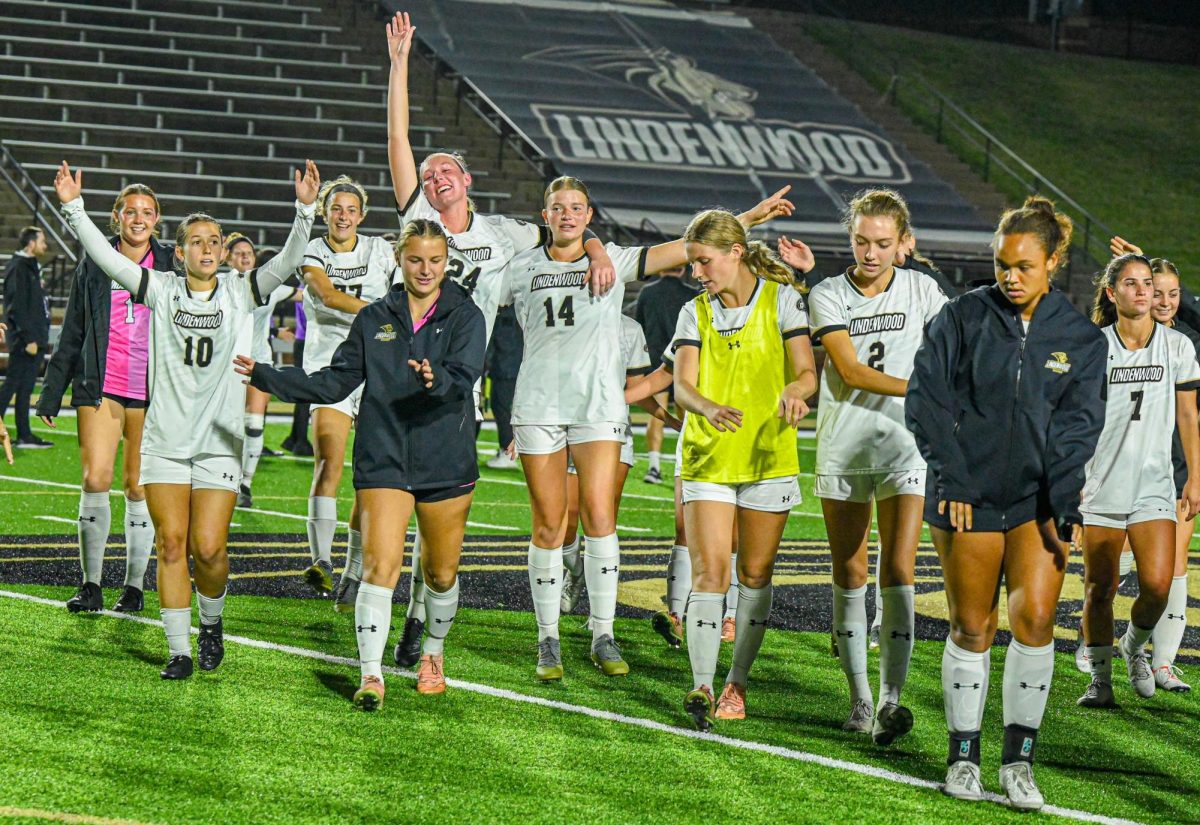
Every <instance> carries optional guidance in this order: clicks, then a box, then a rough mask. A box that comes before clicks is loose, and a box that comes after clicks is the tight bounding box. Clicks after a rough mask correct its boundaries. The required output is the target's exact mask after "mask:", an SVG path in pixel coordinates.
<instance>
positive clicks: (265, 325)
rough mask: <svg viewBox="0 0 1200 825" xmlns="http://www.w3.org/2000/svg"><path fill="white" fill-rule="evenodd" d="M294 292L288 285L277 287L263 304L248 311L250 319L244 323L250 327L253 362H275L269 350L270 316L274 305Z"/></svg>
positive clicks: (293, 288) (272, 353)
mask: <svg viewBox="0 0 1200 825" xmlns="http://www.w3.org/2000/svg"><path fill="white" fill-rule="evenodd" d="M295 291H296V288H295V287H294V286H292V285H290V284H283V285H281V286H277V287H275V289H273V290H271V294H270V295H268V296H266V298H267V302H266V303H265V304H263V305H262V306H260V307H255V308H254V309H252V310H251V311H250V319H249V320H248V321H247V322H246V323H247V324H249V326H250V357H251V358H253V359H254V360H255V361H261V362H262V363H264V364H267V365H270V364H271V363H272V362H273V361H274V360H275V354H274V352H273V351H272V349H271V316H272V315H273V314H274V312H275V306H276V304H278V303H279V302H280V301H283V300H285V299H287V298H290V297H291V296H292V293H293V292H295Z"/></svg>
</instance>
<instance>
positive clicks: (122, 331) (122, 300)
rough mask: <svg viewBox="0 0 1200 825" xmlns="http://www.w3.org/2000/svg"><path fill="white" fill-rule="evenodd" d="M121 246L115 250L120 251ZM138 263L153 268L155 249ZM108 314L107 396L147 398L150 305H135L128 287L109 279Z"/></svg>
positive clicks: (105, 366) (105, 379) (105, 378)
mask: <svg viewBox="0 0 1200 825" xmlns="http://www.w3.org/2000/svg"><path fill="white" fill-rule="evenodd" d="M120 248H121V247H120V246H119V245H118V246H117V249H118V250H120ZM140 266H143V267H145V268H146V269H149V270H153V269H154V252H152V251H147V252H146V257H144V258H142V262H141V264H140ZM111 284H112V290H111V291H110V296H111V297H110V301H111V304H110V307H109V316H108V355H107V358H106V361H105V365H104V390H103V392H106V393H109V394H110V395H121V396H124V397H125V398H134V399H137V400H139V401H145V400H146V369H147V366H148V364H149V360H150V308H149V307H147V306H146V305H145V304H135V303H134V302H133V296H132V295H130V294H129V291H128V290H125V289H122V288H121V287H120V286H119V285H118V284H117V282H116V281H112V282H111Z"/></svg>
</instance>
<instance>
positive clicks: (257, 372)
mask: <svg viewBox="0 0 1200 825" xmlns="http://www.w3.org/2000/svg"><path fill="white" fill-rule="evenodd" d="M486 349H487V340H486V329H485V325H484V321H483V313H482V312H480V311H479V307H477V306H475V304H474V302H472V301H471V297H470V295H469V294H468V293H467V291H466V290H465V289H463V288H462V287H461V286H459V285H458V284H456V283H454V282H453V281H451V280H450V279H449V278H447V279H446V280H445V281H443V282H442V294H441V296H440V297H439V298H438V301H437V306H436V308H435V309H434V313H433V316H432V317H431V318H430V319H429V320H428V321H427V322H426V323H425V325H424V326H422V327H421V329H420V331H418V332H417V333H415V334H414V333H413V322H412V315H411V314H410V313H409V311H408V294H407V293H406V292H405V291H404V287H403V285H400V284H397V285H395V286H393V287H392V289H391V291H390V292H388V294H387V295H386V296H384V297H383V298H380V299H379V300H378V301H375V302H374V303H372V304H370V305H368V306H365V307H363V308H362V309H361V310H360V311H359V313H358V315H356V316H355V318H354V322H353V323H352V324H351V325H350V332H349V334H348V335H347V336H346V340H345V341H343V342H342V343H341V345H340V346H338V348H337V349H336V350H335V351H334V353H333V360H332V361H331V362H330V364H329V366H328V367H325V368H324V369H321V370H318V371H317V372H314V373H313V374H312V375H306V374H305V372H304V370H302V369H300V368H299V367H287V368H286V369H282V370H279V369H273V368H271V367H269V366H266V365H264V364H255V366H254V374H253V375H252V376H251V380H250V383H251V384H252V385H253V386H255V387H258V388H259V389H260V390H263V391H265V392H269V393H271V394H272V395H276V396H278V397H279V398H282V399H283V400H285V401H293V402H304V403H310V404H332V403H335V402H337V401H341V400H342V399H343V398H345V397H346V396H348V395H350V393H351V392H353V391H354V388H355V387H357V386H358V385H359V384H361V383H362V382H363V381H366V386H365V387H364V388H363V397H362V404H361V406H360V408H359V413H358V422H357V425H356V427H357V433H356V434H355V437H354V488H355V489H356V490H362V489H372V488H388V489H394V490H406V491H409V492H415V491H419V490H439V489H445V488H447V487H460V486H463V485H466V484H470V483H472V482H474V481H475V480H476V479H478V478H479V464H478V462H477V461H476V458H475V396H474V392H473V389H474V387H475V382H476V381H478V380H479V376H480V375H482V373H483V356H484V352H485V350H486ZM410 358H411V359H413V360H415V361H418V362H419V361H421V360H423V359H426V358H428V359H429V365H430V367H431V368H432V369H433V386H432V387H430V388H428V389H426V387H425V384H424V383H423V382H422V381H420V380H418V378H417V374H416V372H415V371H414V370H413V368H412V367H410V366H409V365H408V359H410Z"/></svg>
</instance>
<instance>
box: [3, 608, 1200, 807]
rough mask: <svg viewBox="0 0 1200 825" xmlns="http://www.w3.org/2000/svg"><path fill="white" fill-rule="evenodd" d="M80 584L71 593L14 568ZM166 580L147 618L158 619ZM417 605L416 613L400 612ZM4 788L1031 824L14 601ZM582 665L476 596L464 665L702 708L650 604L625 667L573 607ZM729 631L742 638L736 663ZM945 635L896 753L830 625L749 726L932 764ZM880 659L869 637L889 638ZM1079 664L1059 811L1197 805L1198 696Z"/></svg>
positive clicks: (515, 686) (217, 802) (764, 698)
mask: <svg viewBox="0 0 1200 825" xmlns="http://www.w3.org/2000/svg"><path fill="white" fill-rule="evenodd" d="M10 589H13V590H21V591H25V592H29V593H34V594H38V595H42V596H49V597H52V598H57V599H63V598H65V597H66V596H67V595H69V592H70V591H69V590H68V589H67V588H48V587H33V586H17V587H13V588H10ZM154 596H155V594H153V593H147V611H146V615H148V616H154V615H155V614H156V613H157V610H156V603H155V598H154ZM397 609H399V608H397ZM0 626H3V627H4V628H5V632H4V633H3V634H0V661H2V662H4V666H3V667H2V668H0V717H2V718H4V719H5V720H6V727H7V728H8V731H9V735H7V736H5V737H3V739H2V740H0V768H2V770H3V774H4V781H3V782H0V806H9V807H12V808H26V809H37V810H42V811H67V812H72V813H79V814H87V815H91V816H99V817H106V818H111V819H127V820H133V821H136V822H222V823H224V822H256V823H257V822H363V821H395V822H410V821H439V822H467V821H471V822H478V821H506V822H518V821H519V822H525V821H535V822H543V821H558V822H563V821H567V822H569V821H587V822H665V821H666V822H698V821H702V820H707V821H714V820H715V821H744V822H765V821H789V822H896V823H902V822H903V823H909V822H931V821H947V820H950V819H954V820H955V821H958V822H962V823H974V822H980V823H982V822H1007V821H1017V815H1015V814H1012V813H1010V812H1008V811H1007V810H1005V809H1004V808H1003V807H1000V806H998V805H994V804H986V803H985V804H974V805H972V804H966V803H959V802H954V801H952V800H948V799H945V798H944V797H942V796H941V795H940V794H938V793H937V792H936V791H934V790H931V789H925V788H913V787H909V786H905V785H902V784H897V783H892V782H885V781H883V780H881V779H876V778H870V777H864V776H861V775H858V774H854V773H850V772H847V771H844V770H838V769H835V768H832V767H825V766H820V765H813V764H806V763H803V762H798V761H795V760H793V759H787V758H785V757H783V756H778V755H772V754H765V753H750V752H746V751H743V750H739V749H735V748H732V747H729V746H727V745H723V744H720V743H714V742H703V741H695V740H692V739H685V738H682V737H679V736H674V735H671V734H669V733H665V732H660V731H655V730H645V729H640V728H635V727H631V726H629V725H624V724H620V723H617V722H614V721H611V720H605V719H593V718H589V717H586V716H582V715H580V714H577V713H568V712H564V711H562V710H556V709H552V708H545V707H538V706H533V705H529V704H522V703H518V702H515V701H513V700H512V699H507V698H499V697H493V696H483V695H479V694H477V693H473V692H470V691H468V690H466V689H463V688H456V687H454V686H451V687H450V689H449V691H448V692H447V694H446V695H444V696H440V697H424V696H419V695H417V694H416V692H415V690H414V689H413V685H412V682H411V681H410V680H409V679H406V678H404V677H401V676H395V675H389V676H388V677H387V679H388V697H387V701H386V703H385V706H384V709H383V710H382V711H381V712H380V713H378V714H374V715H366V714H362V713H359V712H356V711H354V710H353V709H352V706H351V704H350V701H349V696H350V694H351V693H352V691H353V689H354V687H355V685H356V683H357V670H356V668H354V667H353V666H352V665H348V664H330V663H327V662H322V661H314V660H312V659H306V658H302V657H300V656H296V655H294V654H289V653H282V652H275V651H270V650H260V649H254V648H249V647H245V646H242V645H239V644H234V643H230V644H229V645H228V646H227V654H226V660H225V664H223V665H222V667H221V668H220V669H219V670H218V671H216V672H213V673H200V672H199V671H198V672H197V674H196V676H195V677H193V678H192V679H191V680H190V681H188V682H184V683H164V682H162V681H161V680H160V679H159V678H158V675H157V670H158V667H159V666H160V665H161V663H162V661H163V658H164V654H165V643H164V640H163V637H162V631H161V629H160V628H158V627H155V626H152V625H146V624H138V623H135V622H132V621H128V620H121V619H116V618H113V617H109V616H99V615H87V616H73V615H70V614H68V613H67V611H66V610H64V609H63V608H62V607H61V606H58V605H55V606H45V605H41V604H35V603H24V602H18V601H15V600H12V599H9V598H0ZM564 628H565V630H564V637H563V648H564V661H565V664H566V667H567V676H566V679H565V680H564V681H563V682H562V683H561V684H551V685H538V684H536V683H535V682H534V681H533V678H532V671H533V664H534V659H535V651H534V632H535V631H534V626H533V623H532V618H531V617H530V616H529V615H526V614H521V613H511V612H503V611H477V610H464V611H463V612H462V613H461V614H460V619H459V621H458V622H457V623H456V625H455V628H454V631H453V633H452V635H451V637H450V640H449V642H448V644H447V660H446V661H447V675H448V676H449V677H450V678H451V679H455V678H457V679H462V680H465V681H469V682H472V683H482V684H485V685H491V686H494V687H498V688H504V689H508V690H511V691H514V692H516V693H519V694H525V695H530V696H538V697H543V698H547V699H553V700H557V701H561V702H566V703H570V704H572V705H580V706H585V707H588V708H594V709H598V710H602V711H610V712H613V713H618V714H623V715H626V716H630V717H636V718H639V719H649V720H652V721H655V722H659V723H665V724H667V725H671V726H679V725H682V724H683V721H684V720H683V715H682V713H681V711H680V703H681V700H682V697H683V694H684V692H685V691H686V689H687V688H688V687H689V686H690V677H689V671H688V664H687V657H686V652H681V651H669V650H667V649H665V647H664V646H663V644H662V642H661V640H659V638H658V637H657V636H656V635H654V634H653V632H652V631H651V630H650V629H649V627H648V623H647V622H645V621H635V620H619V621H618V624H617V633H618V635H619V636H620V637H621V638H622V640H623V642H624V645H625V651H626V656H627V659H628V660H629V662H630V664H631V666H632V669H633V670H632V673H631V675H630V676H629V677H626V678H623V679H615V680H609V679H606V678H605V677H603V676H602V675H600V674H599V673H598V672H597V671H596V670H595V669H594V668H593V667H592V666H591V665H590V663H588V661H587V659H586V650H587V635H586V631H585V630H584V629H583V627H582V624H581V621H580V620H579V619H574V620H566V621H565V622H564ZM226 632H227V633H229V634H240V635H244V636H249V637H252V638H256V639H262V640H269V641H273V642H276V643H280V644H287V645H295V646H298V647H302V648H305V649H311V650H317V651H321V652H325V653H328V654H331V655H334V656H346V657H353V656H354V637H353V632H352V629H351V622H350V619H349V618H348V617H345V616H337V615H335V614H333V613H332V612H331V611H329V608H328V603H326V602H315V601H311V600H290V599H271V598H261V597H249V596H242V597H239V596H233V597H230V599H229V602H228V604H227V608H226ZM728 654H729V647H728V646H725V649H724V651H723V656H722V659H723V662H722V668H721V669H722V671H723V670H724V666H725V664H727V659H728ZM940 658H941V646H940V645H938V644H934V643H924V642H922V643H918V645H917V647H916V652H915V655H914V660H913V666H912V669H911V671H910V679H909V685H908V688H907V689H906V692H905V697H906V702H907V703H908V704H909V705H910V706H911V707H912V708H913V711H914V714H915V716H916V727H915V729H914V731H913V733H912V734H911V735H910V736H909V737H907V738H906V739H904V740H901V742H900V743H897V745H896V746H895V747H894V748H892V749H891V750H889V751H886V752H885V751H881V750H879V749H876V748H875V747H874V746H872V745H871V744H870V742H869V740H868V739H867V738H866V737H863V736H854V735H850V734H846V733H843V732H841V731H840V730H839V724H840V722H841V720H842V719H843V718H844V715H845V713H846V711H847V705H848V699H847V693H846V687H845V683H844V679H843V677H842V675H841V673H840V670H839V668H838V666H837V663H836V661H835V660H833V659H831V658H830V657H829V652H828V636H826V635H825V634H815V633H807V634H806V633H791V632H785V631H772V632H771V633H769V634H768V635H767V640H766V643H765V645H764V647H763V652H762V654H761V656H760V658H759V661H758V663H757V664H756V666H755V671H754V673H753V675H752V677H751V686H750V692H749V699H748V710H749V714H750V718H749V719H748V720H747V721H745V722H740V723H734V722H727V723H724V724H721V725H719V727H718V731H717V732H719V733H721V734H723V735H727V736H731V737H735V738H738V739H746V740H751V741H755V742H764V743H768V744H771V745H775V746H779V747H784V748H791V749H795V750H799V751H804V752H809V753H816V754H820V755H822V756H825V757H829V758H833V759H842V760H847V761H851V762H855V763H860V764H865V765H871V766H875V767H877V768H882V769H885V770H891V771H896V772H898V773H902V774H906V775H910V776H915V777H917V778H919V779H922V780H926V781H931V782H937V781H939V780H940V779H941V777H942V774H943V771H944V756H945V732H944V723H943V720H942V710H941V689H940V683H939V681H938V675H937V674H938V672H939V669H940V668H939V662H940ZM995 658H996V662H995V667H994V674H995V678H994V679H993V689H992V691H991V702H989V706H988V713H987V717H986V721H985V734H984V742H983V745H984V746H983V758H984V772H983V773H984V782H985V785H986V786H988V787H989V788H991V789H993V790H994V789H995V788H996V778H995V776H996V768H997V760H998V757H999V754H998V748H999V739H1000V736H999V732H1000V726H1001V721H1000V711H999V700H1000V678H999V672H1000V669H1001V664H1002V662H1001V660H1002V658H1003V654H1002V652H1000V651H997V653H996V657H995ZM871 667H872V670H874V668H875V656H874V654H872V656H871ZM1083 682H1084V677H1082V676H1081V675H1079V674H1077V673H1076V672H1075V671H1074V670H1073V668H1072V667H1071V665H1070V662H1069V661H1068V660H1067V659H1066V657H1062V656H1060V657H1059V661H1058V674H1057V680H1056V683H1055V689H1054V691H1052V693H1051V696H1050V706H1049V708H1048V711H1047V715H1046V721H1045V724H1044V727H1043V734H1042V737H1041V739H1040V741H1039V744H1038V747H1039V768H1038V771H1037V775H1038V779H1039V782H1040V784H1041V786H1042V788H1043V790H1044V791H1045V793H1046V795H1047V797H1048V798H1049V800H1050V801H1051V802H1052V803H1054V804H1056V805H1060V806H1063V807H1070V808H1077V809H1081V810H1086V811H1090V812H1093V813H1100V814H1105V815H1108V816H1120V817H1127V818H1131V819H1135V820H1142V821H1154V822H1168V821H1171V822H1184V821H1196V813H1195V808H1194V805H1193V803H1192V801H1191V797H1192V796H1193V795H1194V794H1195V793H1196V792H1197V790H1200V789H1198V788H1197V785H1196V780H1195V777H1196V776H1197V774H1198V772H1200V753H1198V752H1197V750H1196V749H1195V748H1192V747H1190V746H1188V745H1187V744H1185V743H1186V742H1187V741H1188V740H1187V738H1186V737H1188V735H1189V732H1190V731H1194V730H1195V729H1196V725H1197V723H1198V722H1200V713H1198V711H1197V709H1196V706H1195V703H1194V702H1193V701H1189V700H1188V699H1187V698H1186V697H1176V696H1160V697H1158V698H1156V699H1155V700H1154V701H1153V702H1141V701H1139V700H1136V699H1135V698H1133V697H1132V694H1131V693H1130V692H1129V691H1128V690H1127V689H1125V690H1123V691H1122V692H1121V696H1120V699H1121V701H1122V703H1123V705H1124V707H1123V708H1122V710H1120V711H1118V712H1113V713H1097V712H1088V711H1084V710H1082V709H1079V708H1077V707H1075V704H1074V699H1075V697H1076V695H1077V694H1078V693H1079V692H1081V690H1082V687H1083Z"/></svg>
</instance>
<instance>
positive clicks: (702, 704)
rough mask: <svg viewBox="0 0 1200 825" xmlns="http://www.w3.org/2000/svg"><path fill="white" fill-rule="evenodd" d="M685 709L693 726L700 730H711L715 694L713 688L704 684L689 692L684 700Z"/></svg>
mask: <svg viewBox="0 0 1200 825" xmlns="http://www.w3.org/2000/svg"><path fill="white" fill-rule="evenodd" d="M683 710H684V713H686V714H687V716H688V721H689V722H691V723H692V727H693V728H695V729H696V730H698V731H700V732H702V733H703V732H705V731H710V730H712V727H713V695H712V689H711V688H710V687H708V686H707V685H702V686H701V687H698V688H696V689H695V690H693V691H691V692H690V693H688V695H687V696H686V697H685V698H684V700H683Z"/></svg>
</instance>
